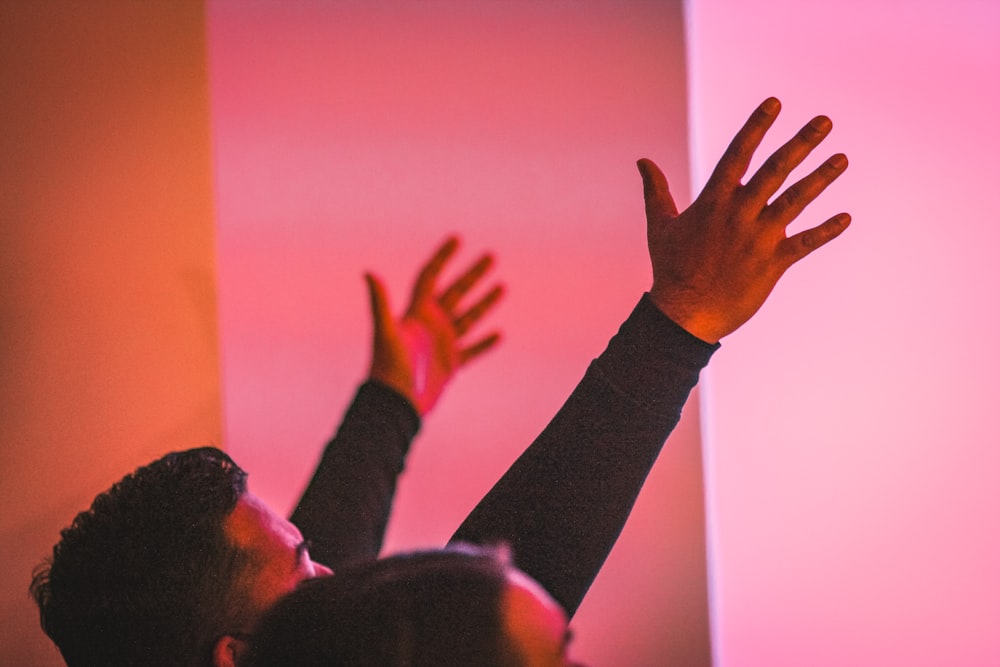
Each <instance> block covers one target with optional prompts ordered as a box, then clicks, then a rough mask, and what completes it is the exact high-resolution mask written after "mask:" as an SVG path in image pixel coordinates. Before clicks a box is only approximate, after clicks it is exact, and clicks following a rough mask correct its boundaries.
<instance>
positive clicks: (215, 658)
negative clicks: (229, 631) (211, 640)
mask: <svg viewBox="0 0 1000 667" xmlns="http://www.w3.org/2000/svg"><path fill="white" fill-rule="evenodd" d="M248 648H249V647H248V646H247V643H246V641H245V640H243V639H237V638H236V637H233V636H232V635H222V637H220V638H219V641H217V642H215V648H213V649H212V665H213V666H214V667H236V666H237V665H239V664H240V663H241V662H242V661H243V658H244V657H245V656H246V652H247V649H248Z"/></svg>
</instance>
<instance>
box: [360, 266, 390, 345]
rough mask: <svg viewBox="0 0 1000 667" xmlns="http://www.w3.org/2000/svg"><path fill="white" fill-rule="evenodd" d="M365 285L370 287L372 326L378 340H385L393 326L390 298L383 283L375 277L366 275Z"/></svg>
mask: <svg viewBox="0 0 1000 667" xmlns="http://www.w3.org/2000/svg"><path fill="white" fill-rule="evenodd" d="M365 283H366V284H367V285H368V297H369V299H370V301H371V308H372V326H373V328H374V334H375V338H376V340H377V339H380V338H383V337H384V336H385V332H386V331H387V330H388V328H389V327H391V326H392V325H393V322H392V311H391V310H390V309H389V297H388V295H387V293H386V290H385V285H383V284H382V281H381V280H379V279H378V278H377V277H375V275H373V274H371V273H366V274H365Z"/></svg>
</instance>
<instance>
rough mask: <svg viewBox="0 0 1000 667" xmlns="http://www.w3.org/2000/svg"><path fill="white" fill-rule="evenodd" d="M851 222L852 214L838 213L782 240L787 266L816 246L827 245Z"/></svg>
mask: <svg viewBox="0 0 1000 667" xmlns="http://www.w3.org/2000/svg"><path fill="white" fill-rule="evenodd" d="M850 224H851V216H850V215H848V214H847V213H838V214H837V215H835V216H833V217H832V218H830V219H829V220H827V221H826V222H824V223H823V224H821V225H819V226H817V227H813V228H812V229H807V230H805V231H804V232H799V233H798V234H795V235H794V236H789V237H788V238H787V239H785V240H784V241H782V243H781V245H780V246H779V251H780V254H781V256H782V259H783V260H784V261H785V266H791V265H792V264H794V263H795V262H797V261H799V260H800V259H802V258H803V257H805V256H806V255H808V254H809V253H811V252H812V251H813V250H815V249H816V248H819V247H820V246H823V245H826V244H827V243H829V242H830V241H832V240H833V239H835V238H837V237H838V236H840V235H841V234H842V233H843V232H844V230H845V229H847V227H848V226H849V225H850Z"/></svg>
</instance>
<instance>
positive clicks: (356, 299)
mask: <svg viewBox="0 0 1000 667" xmlns="http://www.w3.org/2000/svg"><path fill="white" fill-rule="evenodd" d="M683 30H684V24H683V18H682V13H681V5H680V3H676V2H675V3H626V4H622V3H619V2H586V3H581V4H577V3H573V4H564V3H484V2H479V3H454V2H446V3H445V2H432V3H403V2H400V3H388V4H368V3H322V2H315V3H292V4H289V3H250V4H248V3H243V2H213V3H209V44H210V74H211V85H212V100H213V107H212V117H213V125H214V129H213V137H214V141H215V155H216V173H217V183H216V196H217V200H216V201H217V206H218V262H219V290H220V292H219V295H220V318H221V319H220V327H221V332H222V333H221V336H222V346H221V347H222V350H223V352H222V354H223V369H224V372H223V378H224V380H223V382H224V395H225V396H226V408H225V412H226V414H225V429H226V444H227V447H228V449H229V450H230V451H231V452H232V453H233V455H234V456H235V458H236V459H237V460H238V461H240V462H241V464H243V465H244V466H245V467H246V468H247V469H248V470H250V471H251V485H252V487H253V488H254V489H255V491H256V492H257V493H259V494H261V495H262V496H263V497H265V498H266V499H268V500H269V501H270V502H272V503H273V504H274V505H275V506H276V507H277V508H279V509H281V510H287V509H290V508H291V503H293V502H294V500H295V498H296V496H297V494H298V493H299V491H300V490H301V488H302V486H303V485H304V484H305V482H306V480H307V478H308V474H309V472H310V471H311V468H312V466H313V465H314V463H315V461H316V458H317V457H318V455H319V452H320V450H321V447H322V445H323V443H324V442H325V440H326V438H327V437H328V436H329V434H330V433H331V432H332V430H333V429H334V427H335V426H336V423H337V420H338V419H339V416H340V414H341V412H342V410H343V408H344V407H345V406H346V405H347V403H348V401H349V400H350V397H351V395H352V393H353V391H354V388H355V386H356V383H357V382H358V381H360V380H361V379H362V378H363V377H364V375H365V372H366V370H367V364H368V345H369V342H368V341H369V335H370V334H369V317H368V312H367V309H368V305H367V296H366V293H365V290H364V286H363V282H362V279H361V276H362V273H363V271H365V270H367V269H371V270H374V271H376V272H378V273H379V274H380V275H381V276H382V277H383V278H384V279H385V280H386V283H387V285H388V286H389V288H390V291H391V295H392V297H393V301H394V305H395V306H396V307H397V308H402V307H403V306H404V304H405V298H406V297H408V291H409V288H410V281H411V279H412V278H413V277H414V275H415V272H416V270H417V267H418V266H419V265H420V263H421V262H423V261H424V259H425V258H426V257H427V256H428V255H429V254H430V252H431V251H432V250H433V248H434V247H435V246H436V245H437V244H438V243H439V241H440V240H441V239H442V238H444V236H445V235H446V234H449V233H452V232H458V233H460V234H461V235H462V237H463V238H464V240H465V245H466V247H465V249H464V250H463V252H462V254H461V256H460V258H459V259H458V260H457V261H456V262H455V265H454V267H452V269H453V271H452V272H451V273H452V274H454V271H455V270H458V269H459V267H461V266H463V265H466V264H467V263H468V262H470V261H472V260H473V259H474V257H475V256H476V254H477V253H478V252H481V251H482V250H483V249H490V250H492V251H494V252H495V253H496V255H497V257H498V268H497V271H496V274H497V276H498V277H500V278H501V279H502V280H503V281H504V283H505V284H506V286H507V289H508V297H507V299H506V300H505V302H504V303H503V305H502V306H501V307H500V308H499V310H498V312H497V313H496V315H495V316H494V317H493V318H492V322H491V325H493V326H498V327H500V328H501V329H502V330H503V333H504V336H505V340H504V342H503V344H502V346H501V348H500V349H499V350H497V351H496V352H494V353H492V354H491V355H489V356H488V357H486V358H484V359H482V360H479V361H477V363H475V364H474V365H472V366H470V367H469V368H468V369H466V370H465V371H464V372H463V373H462V374H461V375H460V376H459V377H458V378H457V380H456V382H455V384H454V386H452V387H450V390H449V391H448V392H447V393H446V395H445V396H444V398H443V399H442V401H441V403H440V404H439V406H438V407H437V409H436V410H435V412H434V413H433V414H432V415H431V416H430V417H429V418H428V419H427V420H426V421H425V424H424V428H423V430H422V432H421V434H420V436H419V438H418V440H417V442H416V444H415V447H414V450H413V451H412V453H411V455H410V457H409V459H408V464H407V471H406V473H405V476H404V478H403V480H402V483H401V485H400V488H399V493H398V495H397V503H396V507H395V513H394V515H393V519H392V521H391V524H390V529H389V535H388V541H387V545H386V548H387V550H388V551H396V550H401V549H409V548H414V547H422V546H440V545H442V544H444V542H445V541H446V540H447V538H448V537H449V536H450V535H451V533H452V532H453V531H454V529H455V528H456V527H457V526H458V525H459V523H460V522H461V520H462V519H463V518H464V517H465V516H466V514H467V513H468V512H469V510H471V508H472V507H473V506H474V505H475V503H476V502H477V501H478V500H479V498H481V497H482V495H483V494H484V493H485V492H486V491H487V490H488V489H489V488H490V486H491V485H492V484H493V482H494V481H495V480H496V479H497V478H498V477H499V476H500V475H501V474H502V473H503V471H504V470H506V468H507V467H508V466H509V465H510V463H511V462H513V460H514V459H515V458H516V457H517V455H518V454H520V452H521V451H523V449H524V448H525V447H526V446H527V445H528V444H529V443H530V442H531V440H532V439H533V438H534V437H535V436H536V435H537V434H538V433H539V432H540V431H541V429H542V428H543V427H544V425H545V424H546V423H547V421H548V420H549V419H550V418H551V417H552V416H553V415H554V414H555V412H556V410H557V409H558V407H559V406H560V405H561V404H562V402H563V401H564V399H565V397H566V396H567V395H568V394H569V392H570V391H571V390H572V388H573V387H574V386H575V385H576V383H577V382H578V380H579V378H580V377H581V376H582V374H583V372H584V370H585V369H586V366H587V364H588V363H589V362H590V360H591V359H592V358H593V357H594V356H596V355H597V354H598V353H600V351H601V350H602V349H603V348H604V345H605V344H606V342H607V340H608V338H610V336H611V335H612V334H613V333H614V332H615V331H616V330H617V327H618V325H619V324H620V323H621V321H622V320H623V319H624V318H625V316H626V315H627V314H628V312H629V311H630V310H631V308H632V307H633V306H634V304H635V302H636V301H637V300H638V298H639V296H640V294H641V293H642V292H643V290H644V289H646V288H647V287H648V284H649V280H650V273H649V269H648V259H647V256H646V251H645V227H644V216H643V205H642V196H641V183H640V179H639V176H638V173H637V171H636V168H635V161H636V159H638V158H639V157H642V156H644V155H648V156H649V157H652V158H655V159H657V160H658V161H659V162H660V164H661V166H662V167H663V168H664V169H665V170H666V171H667V173H669V174H670V175H671V178H672V183H673V187H674V188H675V191H676V192H678V193H679V194H678V196H679V197H680V198H681V199H682V200H685V201H686V199H687V197H686V193H687V191H688V190H689V185H688V154H687V125H686V113H687V104H686V92H685V91H686V84H685V76H686V70H685V60H684V41H683V36H684V33H683ZM697 425H698V421H697V404H696V403H693V404H692V405H691V409H690V410H689V414H688V419H687V420H686V421H685V423H684V425H683V426H682V427H681V428H680V429H678V433H677V437H676V438H674V439H673V440H672V442H671V445H670V447H669V448H668V451H667V453H665V455H664V457H663V459H662V460H661V461H660V465H658V467H657V470H656V471H655V472H654V473H653V475H652V477H651V479H650V480H649V484H648V486H647V488H646V490H645V491H646V492H645V493H644V495H643V497H642V499H641V501H640V504H639V506H638V507H637V509H636V512H635V513H634V515H633V517H632V521H631V522H630V525H629V527H628V530H627V531H626V533H625V535H623V537H622V540H621V542H620V543H619V545H618V548H617V549H616V552H615V554H614V555H613V557H612V559H611V560H610V561H609V563H608V565H607V567H606V568H605V570H604V571H603V572H602V576H601V578H600V579H599V581H598V582H597V583H596V584H595V586H594V588H593V589H592V590H591V593H590V595H589V596H588V599H587V600H586V602H585V604H584V607H583V609H581V611H580V613H579V615H578V617H577V620H576V623H575V626H576V632H577V636H578V638H579V639H578V640H577V641H576V642H575V643H576V647H575V648H576V654H577V655H578V656H579V657H580V658H583V659H586V660H588V661H590V662H592V663H593V664H598V665H612V664H620V665H632V666H642V665H649V666H651V667H653V666H655V665H659V664H663V662H664V661H672V662H675V663H678V664H689V665H697V664H708V662H709V661H710V655H709V651H710V640H709V635H708V611H707V575H706V562H705V537H704V505H703V485H702V473H701V454H700V446H699V438H698V431H697Z"/></svg>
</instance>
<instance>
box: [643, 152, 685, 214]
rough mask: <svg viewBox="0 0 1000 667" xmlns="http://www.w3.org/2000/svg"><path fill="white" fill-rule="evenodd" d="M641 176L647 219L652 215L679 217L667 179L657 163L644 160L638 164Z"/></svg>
mask: <svg viewBox="0 0 1000 667" xmlns="http://www.w3.org/2000/svg"><path fill="white" fill-rule="evenodd" d="M636 166H637V167H638V168H639V175H641V176H642V196H643V198H644V199H645V200H646V217H650V216H651V215H656V216H659V215H666V216H668V217H671V218H674V217H677V204H675V203H674V198H673V196H671V194H670V186H669V185H668V184H667V177H666V176H664V175H663V172H662V171H660V168H659V167H657V166H656V163H655V162H653V161H652V160H650V159H648V158H642V159H641V160H639V161H638V162H637V163H636Z"/></svg>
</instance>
